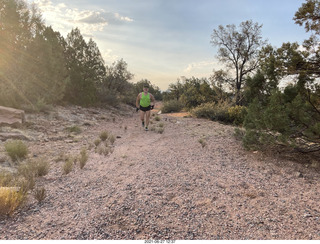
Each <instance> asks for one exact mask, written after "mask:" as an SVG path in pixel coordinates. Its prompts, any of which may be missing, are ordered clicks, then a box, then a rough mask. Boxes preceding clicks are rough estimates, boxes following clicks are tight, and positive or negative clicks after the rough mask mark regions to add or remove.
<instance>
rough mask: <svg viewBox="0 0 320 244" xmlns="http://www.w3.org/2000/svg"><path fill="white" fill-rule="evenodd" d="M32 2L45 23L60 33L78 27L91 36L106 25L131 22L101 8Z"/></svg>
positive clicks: (39, 1) (46, 1)
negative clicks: (80, 8)
mask: <svg viewBox="0 0 320 244" xmlns="http://www.w3.org/2000/svg"><path fill="white" fill-rule="evenodd" d="M34 3H35V4H36V5H37V6H38V8H39V9H40V10H41V12H42V14H43V16H44V19H45V20H46V22H47V24H49V25H52V26H53V28H54V29H57V30H58V31H61V32H62V34H66V33H68V32H70V29H71V28H75V27H78V28H79V29H80V30H81V32H82V34H83V35H85V36H92V35H93V33H94V32H97V31H102V30H103V29H104V27H105V26H107V25H119V24H123V23H128V22H132V21H133V20H132V19H131V18H129V17H127V16H121V15H120V14H119V13H112V12H107V11H105V10H103V9H101V10H99V11H98V10H94V11H93V10H79V9H77V8H70V7H68V6H67V5H66V4H65V3H60V4H57V5H54V4H53V3H52V1H50V0H35V1H34Z"/></svg>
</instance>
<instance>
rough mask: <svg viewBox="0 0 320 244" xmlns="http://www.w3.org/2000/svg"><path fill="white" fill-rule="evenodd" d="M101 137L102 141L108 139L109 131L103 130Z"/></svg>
mask: <svg viewBox="0 0 320 244" xmlns="http://www.w3.org/2000/svg"><path fill="white" fill-rule="evenodd" d="M99 137H100V139H101V141H105V140H107V139H108V137H109V133H108V131H103V132H101V133H100V136H99Z"/></svg>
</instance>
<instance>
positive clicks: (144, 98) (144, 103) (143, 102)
mask: <svg viewBox="0 0 320 244" xmlns="http://www.w3.org/2000/svg"><path fill="white" fill-rule="evenodd" d="M150 105H151V101H150V94H149V92H148V94H147V95H145V94H144V92H142V93H141V98H140V106H141V107H144V108H147V107H149V106H150Z"/></svg>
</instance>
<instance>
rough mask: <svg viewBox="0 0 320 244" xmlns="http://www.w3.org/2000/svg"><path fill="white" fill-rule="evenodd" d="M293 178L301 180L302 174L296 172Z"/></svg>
mask: <svg viewBox="0 0 320 244" xmlns="http://www.w3.org/2000/svg"><path fill="white" fill-rule="evenodd" d="M295 176H296V177H299V178H302V177H303V174H302V173H301V172H296V173H295Z"/></svg>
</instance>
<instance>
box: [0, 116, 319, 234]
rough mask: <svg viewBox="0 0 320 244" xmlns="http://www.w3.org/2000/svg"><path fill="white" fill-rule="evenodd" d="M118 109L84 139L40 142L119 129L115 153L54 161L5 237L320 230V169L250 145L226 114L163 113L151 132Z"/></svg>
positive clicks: (1, 227)
mask: <svg viewBox="0 0 320 244" xmlns="http://www.w3.org/2000/svg"><path fill="white" fill-rule="evenodd" d="M86 116H87V117H86V118H87V119H90V116H92V114H91V115H90V114H87V115H86ZM99 116H100V117H101V115H99ZM115 117H116V119H114V120H113V121H112V120H107V119H105V118H102V119H100V120H99V119H97V120H96V123H92V125H91V126H87V127H86V129H85V130H84V132H83V133H82V135H81V136H82V139H81V140H80V141H79V142H74V143H70V142H68V141H67V140H62V141H50V140H46V141H41V140H40V141H39V142H36V143H34V144H33V147H34V148H35V149H34V150H40V149H41V150H42V151H43V152H45V151H47V152H49V151H50V150H51V151H50V152H51V153H58V152H59V151H61V150H63V149H66V150H68V152H72V151H76V150H79V149H80V148H81V147H83V146H88V145H89V144H90V143H92V142H93V140H94V139H95V138H97V137H98V136H99V133H100V132H101V131H103V130H108V131H110V132H112V133H113V134H114V135H115V136H118V138H117V139H116V142H115V144H114V151H113V152H112V154H110V155H108V156H104V155H100V154H98V153H95V152H94V149H91V150H90V155H89V161H88V163H87V164H86V166H85V167H84V169H82V170H81V169H79V167H75V169H74V170H73V171H72V172H71V173H70V174H68V175H62V173H61V167H60V166H61V162H60V163H59V162H58V163H56V162H51V163H52V167H51V171H50V173H49V174H48V175H46V176H44V177H42V178H40V179H39V180H38V182H37V184H38V185H43V186H44V187H45V188H46V190H47V198H46V199H45V200H44V202H43V203H41V204H39V203H37V202H36V201H35V200H34V199H32V197H30V199H29V201H28V202H27V203H26V205H25V206H24V207H23V208H22V209H20V210H19V211H18V212H17V213H16V214H15V215H14V216H12V217H10V218H5V219H1V220H0V239H20V240H30V239H53V240H56V239H78V240H80V239H126V240H127V239H142V240H146V239H161V240H164V239H173V240H179V239H191V240H194V239H201V240H212V239H214V240H218V239H290V240H291V239H320V207H319V206H320V205H319V202H320V181H319V171H317V170H314V169H312V168H310V167H309V168H307V167H305V166H304V165H302V164H297V163H295V162H292V161H290V160H279V159H278V157H270V156H264V155H263V154H261V153H259V152H248V151H245V150H244V149H243V148H242V146H241V142H239V141H237V140H236V139H235V138H234V137H233V136H232V135H233V132H234V128H233V127H231V126H226V125H221V124H219V123H216V122H211V121H206V120H200V119H194V118H179V117H172V116H168V115H160V118H161V120H160V121H156V120H155V119H154V118H153V124H152V125H151V126H150V128H152V127H154V128H155V131H152V130H150V131H148V132H146V131H144V130H143V129H142V128H141V127H140V122H139V120H138V115H137V114H134V113H129V115H115ZM57 121H58V120H57ZM39 123H40V122H39ZM57 124H58V122H56V124H55V123H54V121H53V122H52V123H51V126H53V127H54V126H55V125H57ZM161 126H163V128H164V132H163V133H162V134H160V133H157V128H161ZM48 133H49V132H48ZM49 134H50V133H49ZM200 139H202V142H203V146H202V144H201V143H200V142H199V140H200ZM30 143H32V142H30ZM39 153H41V152H40V151H39Z"/></svg>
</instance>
